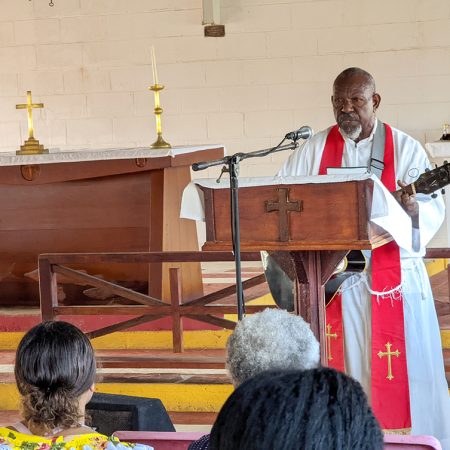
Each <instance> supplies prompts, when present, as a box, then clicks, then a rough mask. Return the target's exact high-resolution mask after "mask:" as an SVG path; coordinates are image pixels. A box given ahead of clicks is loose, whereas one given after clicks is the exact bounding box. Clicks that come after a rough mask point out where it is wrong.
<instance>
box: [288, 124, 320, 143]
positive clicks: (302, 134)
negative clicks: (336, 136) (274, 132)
mask: <svg viewBox="0 0 450 450" xmlns="http://www.w3.org/2000/svg"><path fill="white" fill-rule="evenodd" d="M313 134H314V131H313V129H312V128H311V127H308V126H303V127H300V128H299V129H298V130H296V131H291V132H290V133H288V134H286V136H285V138H286V139H290V140H292V141H298V140H299V139H309V138H310V137H311V136H312V135H313Z"/></svg>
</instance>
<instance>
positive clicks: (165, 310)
mask: <svg viewBox="0 0 450 450" xmlns="http://www.w3.org/2000/svg"><path fill="white" fill-rule="evenodd" d="M233 260H234V255H233V254H232V253H231V252H149V253H79V254H75V253H64V254H43V255H40V256H39V286H40V298H41V315H42V320H53V319H55V318H56V317H57V316H60V315H122V316H123V315H130V316H137V317H133V318H131V319H129V320H125V321H121V322H119V323H115V324H113V325H110V326H106V327H103V328H99V329H97V330H93V331H91V332H89V333H87V335H88V337H89V338H95V337H99V336H104V335H106V334H109V333H113V332H115V331H120V330H124V329H128V328H131V327H134V326H136V325H140V324H143V323H146V322H152V321H154V320H157V319H160V318H163V317H171V318H172V335H173V350H174V352H177V353H181V352H183V350H184V346H183V320H182V319H183V317H185V318H190V319H194V320H198V321H201V322H205V323H208V324H211V325H216V326H219V327H222V328H227V329H234V327H235V325H236V323H235V322H234V321H231V320H227V319H224V318H223V317H221V316H222V315H223V314H235V313H236V306H235V305H225V304H213V305H212V304H211V303H212V302H216V301H218V300H221V299H224V298H226V297H229V296H230V295H233V294H235V293H236V286H235V285H233V286H229V287H226V288H224V289H220V290H218V291H216V292H213V293H210V294H208V295H204V296H202V297H199V298H196V299H193V300H189V301H186V302H183V299H182V298H181V274H180V269H179V268H176V267H175V268H170V269H169V278H170V303H167V302H164V301H162V300H161V299H158V298H154V297H151V296H149V295H146V294H143V293H140V292H136V291H133V290H131V289H128V288H126V287H123V286H120V285H118V284H115V283H113V282H111V281H106V280H104V279H102V278H98V277H96V276H92V275H88V274H86V273H84V272H81V271H79V270H74V269H72V268H69V267H67V265H77V266H83V265H87V264H92V263H95V264H99V263H104V264H113V263H121V264H132V263H142V264H151V263H183V262H214V261H233ZM242 261H260V253H259V252H253V253H242ZM58 275H63V276H64V278H65V280H67V281H69V282H75V283H81V284H85V285H88V286H93V287H97V288H103V289H108V290H109V291H110V292H111V293H112V294H115V295H116V296H118V297H119V298H121V299H126V300H131V302H133V304H131V305H127V304H117V305H73V306H64V305H60V304H59V301H58V286H57V282H58V278H57V276H58ZM264 282H265V276H264V274H260V275H257V276H255V277H253V278H250V279H248V280H246V281H244V282H243V288H244V290H246V289H249V288H251V287H254V286H257V285H260V284H262V283H264ZM264 308H267V306H264V305H247V306H246V312H247V313H255V312H258V311H261V310H263V309H264Z"/></svg>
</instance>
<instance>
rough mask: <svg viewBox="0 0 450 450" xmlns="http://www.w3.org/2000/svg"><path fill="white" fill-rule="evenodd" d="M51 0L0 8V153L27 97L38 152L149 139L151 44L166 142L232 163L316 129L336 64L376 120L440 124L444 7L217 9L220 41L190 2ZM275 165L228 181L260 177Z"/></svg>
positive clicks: (415, 129) (335, 4)
mask: <svg viewBox="0 0 450 450" xmlns="http://www.w3.org/2000/svg"><path fill="white" fill-rule="evenodd" d="M53 1H54V4H55V6H54V7H49V6H48V2H49V0H31V1H29V0H0V150H14V149H16V148H17V147H18V146H19V144H20V143H21V142H22V141H23V140H24V139H25V138H26V137H27V129H26V116H25V113H24V111H16V110H15V104H16V103H23V102H24V100H25V93H26V90H29V89H31V90H32V91H33V98H34V101H36V102H44V103H45V109H44V110H40V111H39V112H36V113H35V117H36V126H35V130H36V131H35V134H36V137H37V138H38V139H40V141H41V142H42V143H44V144H46V145H47V146H49V147H50V148H52V147H59V148H86V147H111V146H114V147H116V146H130V145H138V146H142V145H147V144H150V143H151V142H153V140H154V137H155V131H154V121H153V117H152V108H153V99H152V95H151V93H150V92H149V91H148V90H147V87H148V85H149V84H150V83H151V67H150V47H151V45H154V46H155V48H156V55H157V60H158V69H159V74H160V80H161V82H162V83H163V84H165V85H166V90H164V91H163V92H162V96H161V98H162V106H163V108H164V114H163V125H164V137H165V138H166V139H167V140H168V141H169V142H171V143H172V144H185V143H224V144H225V145H226V147H227V149H228V151H229V152H233V153H234V152H236V151H250V150H256V149H259V148H265V147H268V146H271V145H273V144H275V143H277V142H278V141H279V140H280V138H281V136H283V135H284V134H285V133H286V132H287V131H290V130H292V129H296V128H298V127H299V126H300V125H305V124H308V125H311V126H312V127H313V128H314V129H316V130H318V129H321V128H324V127H326V126H328V125H329V124H330V123H332V122H333V115H332V112H331V107H330V100H329V98H330V94H331V83H332V81H333V79H334V78H335V76H336V75H337V73H339V72H340V71H341V70H342V69H344V68H346V67H348V66H360V67H363V68H365V69H366V70H368V71H370V72H371V73H372V74H373V75H374V77H375V79H376V81H377V87H378V91H379V92H380V94H381V96H382V103H381V108H380V112H379V116H380V118H381V119H383V120H385V121H387V122H389V123H390V124H391V125H393V126H395V127H398V128H401V129H403V130H404V131H406V132H408V133H410V134H411V135H413V136H414V137H416V138H417V139H419V140H420V141H421V142H425V141H427V140H435V139H436V138H438V137H439V136H440V133H441V126H442V123H444V122H450V2H449V0H377V1H372V0H313V1H311V0H309V1H302V0H222V11H221V16H222V20H223V23H224V24H225V27H226V36H225V37H224V38H204V37H203V26H202V0H53ZM286 157H287V155H286V154H277V155H276V156H273V157H272V158H271V159H269V158H267V159H264V160H256V159H253V160H251V161H247V162H245V163H243V164H242V167H241V173H242V175H243V176H246V175H269V174H273V173H274V172H275V171H276V170H277V169H278V167H279V166H280V164H281V162H282V160H284V159H285V158H286ZM216 173H217V170H210V171H209V173H207V174H206V175H208V176H215V174H216ZM201 176H205V174H204V173H203V174H201Z"/></svg>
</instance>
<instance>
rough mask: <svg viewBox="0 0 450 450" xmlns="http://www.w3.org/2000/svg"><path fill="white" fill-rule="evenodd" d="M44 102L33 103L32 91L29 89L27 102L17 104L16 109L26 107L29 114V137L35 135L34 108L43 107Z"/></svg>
mask: <svg viewBox="0 0 450 450" xmlns="http://www.w3.org/2000/svg"><path fill="white" fill-rule="evenodd" d="M43 107H44V104H43V103H33V102H32V101H31V91H27V102H26V103H21V104H19V105H16V109H26V110H27V116H28V137H29V138H33V137H34V129H33V109H35V108H43Z"/></svg>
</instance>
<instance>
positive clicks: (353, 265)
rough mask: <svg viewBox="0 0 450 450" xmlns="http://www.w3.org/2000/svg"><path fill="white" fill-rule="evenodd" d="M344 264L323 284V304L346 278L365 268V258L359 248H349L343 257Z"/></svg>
mask: <svg viewBox="0 0 450 450" xmlns="http://www.w3.org/2000/svg"><path fill="white" fill-rule="evenodd" d="M344 262H345V266H344V267H343V269H342V270H339V271H338V272H335V273H334V274H333V275H331V278H330V279H329V280H328V281H327V282H326V284H325V305H328V303H330V301H331V299H332V298H333V297H334V295H335V294H336V292H337V291H338V289H339V288H340V287H341V286H342V283H344V281H345V280H347V278H350V277H351V276H352V275H354V274H355V273H361V272H363V271H364V270H365V268H366V258H364V255H363V254H362V252H361V251H360V250H351V251H350V252H349V253H348V254H347V256H346V257H345V259H344Z"/></svg>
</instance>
